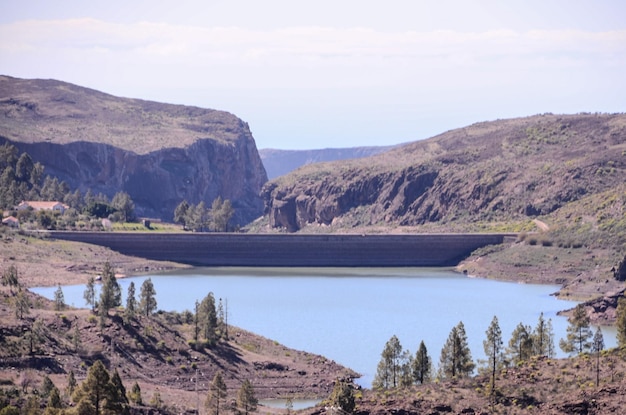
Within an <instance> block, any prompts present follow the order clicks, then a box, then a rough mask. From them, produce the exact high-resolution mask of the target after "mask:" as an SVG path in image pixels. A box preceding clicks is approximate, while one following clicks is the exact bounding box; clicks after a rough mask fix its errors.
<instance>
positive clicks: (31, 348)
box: [24, 319, 45, 354]
mask: <svg viewBox="0 0 626 415" xmlns="http://www.w3.org/2000/svg"><path fill="white" fill-rule="evenodd" d="M24 340H25V341H26V344H27V346H28V352H29V353H30V354H34V353H35V352H36V351H37V350H38V347H39V345H40V344H41V343H43V342H44V340H45V329H44V325H43V322H42V321H41V320H39V319H37V320H35V322H34V323H33V325H32V326H31V328H30V330H29V331H28V332H27V333H26V335H25V336H24Z"/></svg>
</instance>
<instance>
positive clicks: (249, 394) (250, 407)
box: [237, 379, 259, 415]
mask: <svg viewBox="0 0 626 415" xmlns="http://www.w3.org/2000/svg"><path fill="white" fill-rule="evenodd" d="M258 404H259V400H258V399H257V398H256V395H255V393H254V388H253V387H252V383H250V381H249V380H247V379H246V380H244V382H243V384H242V385H241V388H239V392H237V412H238V413H239V414H241V415H248V414H249V413H250V412H256V410H257V407H258Z"/></svg>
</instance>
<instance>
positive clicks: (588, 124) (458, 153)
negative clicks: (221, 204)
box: [263, 114, 626, 231]
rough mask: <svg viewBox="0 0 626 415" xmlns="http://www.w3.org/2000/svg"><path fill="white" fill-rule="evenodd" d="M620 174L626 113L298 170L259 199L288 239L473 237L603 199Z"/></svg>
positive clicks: (507, 128)
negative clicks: (324, 232) (379, 232)
mask: <svg viewBox="0 0 626 415" xmlns="http://www.w3.org/2000/svg"><path fill="white" fill-rule="evenodd" d="M625 167H626V115H624V114H616V115H606V114H580V115H551V114H548V115H538V116H533V117H528V118H521V119H511V120H499V121H493V122H483V123H478V124H474V125H471V126H468V127H466V128H461V129H457V130H452V131H448V132H446V133H444V134H441V135H439V136H436V137H433V138H431V139H428V140H423V141H417V142H414V143H411V144H407V145H405V146H402V147H399V148H396V149H393V150H391V151H388V152H386V153H384V154H381V155H377V156H374V157H369V158H366V159H360V160H351V161H342V162H340V163H321V164H314V165H308V166H304V167H302V168H300V169H298V170H297V171H295V172H293V173H291V174H289V175H286V176H284V177H280V178H278V179H276V180H273V181H271V182H269V183H267V184H266V185H265V186H264V188H263V198H264V200H265V205H266V213H267V214H268V215H269V223H270V226H271V227H273V228H284V229H287V230H289V231H299V230H302V229H307V230H313V229H315V228H316V226H315V225H325V226H329V227H330V228H332V229H334V230H343V231H345V230H351V229H358V230H359V231H367V229H370V230H371V229H372V228H374V227H377V226H383V227H385V228H386V229H387V230H389V229H390V228H394V227H415V226H423V225H429V224H436V225H437V226H438V227H440V229H443V228H446V229H451V230H475V229H473V228H475V226H476V223H491V224H494V223H497V222H498V223H499V222H507V223H509V224H511V223H522V224H526V223H528V221H529V220H530V219H531V218H535V217H537V216H540V215H547V214H550V213H552V212H555V211H556V210H557V209H559V208H561V207H563V206H565V205H567V204H568V203H571V202H574V201H577V200H579V199H581V198H583V197H585V196H588V195H592V194H597V193H601V192H606V191H609V190H610V189H612V188H614V187H615V186H616V185H618V184H620V183H623V182H625V181H626V170H625ZM312 225H313V226H312ZM522 227H523V225H522Z"/></svg>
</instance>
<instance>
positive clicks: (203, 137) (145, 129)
mask: <svg viewBox="0 0 626 415" xmlns="http://www.w3.org/2000/svg"><path fill="white" fill-rule="evenodd" d="M3 142H10V143H13V144H14V145H15V146H17V147H18V148H19V149H20V150H21V151H25V152H27V153H29V154H30V155H31V157H32V158H33V159H34V161H38V162H40V163H42V164H43V165H44V166H45V172H46V174H49V175H51V176H56V177H58V178H59V179H60V180H63V181H65V182H66V183H68V184H69V185H70V187H71V188H72V189H80V190H81V191H83V192H85V191H86V190H87V189H91V190H92V191H93V192H94V193H100V192H101V193H104V194H105V195H107V196H109V197H112V196H113V195H114V194H115V193H116V192H118V191H122V190H123V191H126V192H127V193H128V194H130V196H131V198H132V199H133V201H134V202H135V205H136V211H137V214H139V215H141V216H148V217H158V218H162V219H165V220H172V217H173V212H174V209H175V207H176V205H178V204H179V203H180V202H181V201H182V200H183V199H186V200H187V201H188V202H189V203H193V204H197V203H199V202H205V204H208V205H209V206H210V204H211V203H212V201H213V200H214V199H215V198H216V197H217V196H221V197H222V198H224V199H229V200H231V202H232V203H233V206H234V208H235V220H236V221H237V222H238V223H242V224H243V223H247V222H249V221H251V220H253V219H255V218H257V217H259V216H260V215H261V214H262V212H263V210H262V209H263V203H262V201H261V199H260V197H259V191H260V189H261V186H262V185H263V183H265V182H266V181H267V175H266V173H265V169H264V168H263V164H262V162H261V159H260V157H259V154H258V151H257V148H256V144H255V142H254V138H253V137H252V134H251V133H250V129H249V128H248V125H247V124H246V123H245V122H243V121H242V120H240V119H239V118H237V117H236V116H234V115H232V114H229V113H227V112H224V111H217V110H211V109H204V108H197V107H190V106H184V105H171V104H162V103H158V102H151V101H142V100H138V99H128V98H119V97H115V96H112V95H108V94H105V93H102V92H98V91H95V90H92V89H88V88H83V87H80V86H76V85H72V84H68V83H65V82H60V81H55V80H40V79H17V78H12V77H8V76H0V144H2V143H3Z"/></svg>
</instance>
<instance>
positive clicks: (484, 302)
mask: <svg viewBox="0 0 626 415" xmlns="http://www.w3.org/2000/svg"><path fill="white" fill-rule="evenodd" d="M148 277H150V278H152V282H153V284H154V286H155V289H156V292H157V302H158V308H159V309H162V310H176V311H183V310H193V308H194V304H195V301H196V300H199V301H200V300H202V298H204V297H205V296H206V294H208V293H209V292H213V293H214V295H215V298H216V300H217V299H220V298H222V299H224V300H225V301H227V308H228V322H229V324H232V325H235V326H238V327H241V328H244V329H246V330H249V331H252V332H255V333H257V334H261V335H263V336H265V337H268V338H270V339H273V340H276V341H278V342H280V343H282V344H284V345H286V346H288V347H291V348H295V349H300V350H306V351H308V352H312V353H316V354H321V355H324V356H326V357H328V358H330V359H332V360H335V361H336V362H338V363H341V364H342V365H344V366H347V367H350V368H352V369H354V370H355V371H357V372H359V373H361V374H362V378H361V379H360V380H359V383H360V384H361V385H362V386H365V387H369V386H370V385H371V382H372V380H373V377H374V375H375V373H376V366H377V364H378V362H379V360H380V354H381V352H382V350H383V347H384V346H385V343H386V342H387V341H388V340H389V338H391V336H393V335H396V336H397V337H398V338H399V339H400V342H401V344H402V346H403V347H404V348H405V349H408V350H410V351H411V352H412V353H415V351H416V349H417V347H418V345H419V343H420V341H421V340H424V343H425V344H426V347H427V348H428V352H429V354H430V355H431V357H432V359H433V362H434V363H435V365H436V364H438V362H439V354H440V352H441V348H442V347H443V344H444V343H445V341H446V339H447V337H448V334H449V333H450V330H451V329H452V327H453V326H455V325H456V324H457V323H458V322H459V321H463V323H464V325H465V329H466V332H467V335H468V341H469V345H470V349H471V351H472V356H473V358H474V360H476V359H484V352H483V346H482V342H483V340H484V338H485V331H486V330H487V327H488V326H489V324H490V322H491V319H492V318H493V316H494V315H497V316H498V320H499V322H500V327H501V329H502V333H503V338H504V342H505V345H506V344H507V343H508V340H509V336H510V334H511V332H512V331H513V329H514V328H515V326H516V325H517V324H518V323H520V322H523V323H524V324H526V325H530V326H532V327H534V326H535V325H536V322H537V319H538V318H539V314H540V313H541V312H543V313H544V316H545V318H546V319H548V318H550V319H552V323H553V326H554V333H555V344H556V345H557V346H556V349H557V350H556V351H557V355H560V356H562V354H561V351H560V350H559V349H558V341H559V339H560V338H562V337H564V336H565V329H566V327H567V320H566V319H565V318H563V317H559V316H557V315H556V313H557V311H559V310H563V309H567V308H570V307H573V306H574V305H575V304H576V303H573V302H567V301H561V300H557V299H555V298H554V297H553V296H551V295H550V294H551V293H554V292H555V291H557V290H558V287H557V286H549V285H532V284H517V283H509V282H499V281H493V280H485V279H479V278H470V277H467V276H464V275H462V274H458V273H455V272H452V271H450V270H445V269H423V268H399V269H398V268H349V269H344V268H306V269H304V268H270V269H268V268H197V269H192V270H186V271H177V272H176V273H175V274H159V275H151V276H143V277H133V278H125V279H121V280H120V285H121V287H122V292H123V294H124V296H125V294H126V291H127V288H128V285H129V284H130V282H131V281H134V282H135V287H136V293H137V295H139V289H140V286H141V284H142V283H143V281H144V280H145V279H146V278H148ZM55 289H56V288H55V287H48V288H37V289H34V291H36V292H38V293H40V294H42V295H44V296H46V297H48V298H53V296H54V290H55ZM83 292H84V285H76V286H65V287H63V294H64V297H65V301H66V303H68V304H71V305H73V306H77V307H82V306H85V302H84V299H83ZM124 302H125V300H124ZM603 332H604V338H605V343H606V345H607V347H613V346H615V344H616V340H615V337H616V336H615V331H614V330H613V331H611V330H610V329H609V330H607V329H605V328H603Z"/></svg>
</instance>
